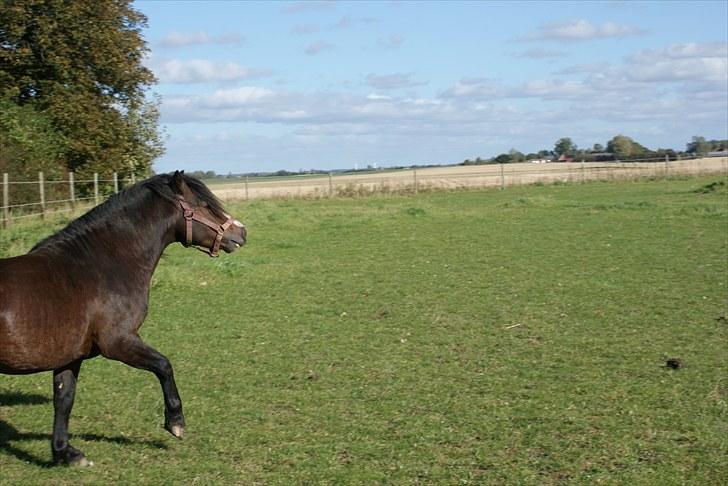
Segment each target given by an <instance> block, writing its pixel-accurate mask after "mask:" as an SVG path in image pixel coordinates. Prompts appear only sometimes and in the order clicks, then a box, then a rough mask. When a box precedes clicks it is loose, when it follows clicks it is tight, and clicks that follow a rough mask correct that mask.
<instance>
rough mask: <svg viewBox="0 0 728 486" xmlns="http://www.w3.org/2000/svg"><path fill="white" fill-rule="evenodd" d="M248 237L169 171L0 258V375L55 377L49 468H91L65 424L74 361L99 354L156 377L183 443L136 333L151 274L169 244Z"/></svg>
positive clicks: (172, 398)
mask: <svg viewBox="0 0 728 486" xmlns="http://www.w3.org/2000/svg"><path fill="white" fill-rule="evenodd" d="M246 237H247V234H246V230H245V226H244V225H243V224H242V223H240V222H239V221H237V220H235V219H233V218H232V217H230V216H229V215H228V214H227V213H226V212H225V211H224V209H223V208H222V205H221V204H220V202H219V201H218V199H217V198H215V196H214V195H213V194H212V193H211V192H210V190H209V189H208V188H207V187H206V186H205V185H204V184H203V183H202V182H200V181H198V180H197V179H195V178H192V177H189V176H186V175H184V173H182V172H175V173H174V174H173V175H172V174H163V175H158V176H154V177H152V178H150V179H147V180H145V181H142V182H140V183H138V184H136V185H134V186H132V187H130V188H128V189H126V190H124V191H122V192H121V193H119V194H117V195H115V196H112V197H111V198H110V199H109V200H108V201H106V202H105V203H104V204H102V205H100V206H97V207H95V208H94V209H92V210H90V211H89V212H88V213H86V214H85V215H83V216H81V217H80V218H78V219H76V220H75V221H72V222H71V223H70V224H69V225H68V226H67V227H66V228H64V229H62V230H61V231H59V232H58V233H56V234H54V235H52V236H50V237H48V238H46V239H44V240H43V241H41V242H40V243H38V244H37V245H35V246H34V247H33V249H31V250H30V252H29V253H28V254H26V255H22V256H17V257H13V258H7V259H0V373H5V374H27V373H37V372H41V371H53V405H54V409H55V416H54V421H53V439H52V441H51V449H52V452H53V460H54V462H55V463H57V464H70V465H90V464H91V463H90V462H89V461H88V460H87V459H86V457H85V456H84V455H83V453H82V452H81V451H79V450H78V449H75V448H74V447H71V445H70V444H69V443H68V419H69V416H70V414H71V408H72V407H73V400H74V395H75V390H76V380H77V379H78V373H79V370H80V368H81V363H82V362H83V361H84V360H85V359H89V358H93V357H95V356H98V355H99V354H100V355H102V356H104V357H106V358H109V359H113V360H118V361H121V362H123V363H126V364H128V365H130V366H133V367H135V368H140V369H143V370H148V371H151V372H152V373H154V374H155V375H156V376H157V378H158V379H159V382H160V384H161V385H162V392H163V394H164V418H165V420H164V426H165V428H166V429H167V430H168V431H169V432H170V433H171V434H172V435H174V436H175V437H178V438H182V434H183V431H184V425H185V420H184V416H183V415H182V402H181V401H180V397H179V393H178V392H177V386H176V385H175V382H174V375H173V373H172V365H171V364H170V362H169V360H168V359H167V358H165V357H164V356H163V355H162V354H160V353H159V352H157V351H156V350H154V349H153V348H152V347H150V346H148V345H147V344H145V343H144V342H143V341H142V340H141V338H140V337H139V334H138V330H139V327H140V326H141V325H142V322H143V321H144V318H145V317H146V314H147V305H148V302H149V289H150V282H151V278H152V273H153V272H154V269H155V268H156V266H157V263H158V262H159V259H160V257H161V256H162V252H163V251H164V249H165V248H166V247H167V246H168V245H169V244H171V243H174V242H180V243H182V244H184V245H185V246H195V247H197V248H198V249H204V250H203V251H206V252H207V253H209V254H210V255H211V256H217V254H218V252H219V250H220V249H222V250H224V251H225V252H227V253H230V252H233V251H235V250H237V249H238V248H240V247H241V246H242V245H243V244H245V240H246Z"/></svg>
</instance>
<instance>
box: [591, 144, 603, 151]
mask: <svg viewBox="0 0 728 486" xmlns="http://www.w3.org/2000/svg"><path fill="white" fill-rule="evenodd" d="M592 152H596V153H600V152H604V146H603V145H602V144H601V143H595V144H594V146H593V147H592Z"/></svg>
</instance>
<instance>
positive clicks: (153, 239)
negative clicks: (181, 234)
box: [104, 208, 175, 279]
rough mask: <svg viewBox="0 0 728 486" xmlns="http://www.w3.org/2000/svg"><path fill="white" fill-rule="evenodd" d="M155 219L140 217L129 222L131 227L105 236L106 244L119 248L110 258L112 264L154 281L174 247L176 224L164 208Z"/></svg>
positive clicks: (122, 228)
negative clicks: (165, 255) (168, 250)
mask: <svg viewBox="0 0 728 486" xmlns="http://www.w3.org/2000/svg"><path fill="white" fill-rule="evenodd" d="M153 213H154V214H153V217H147V216H148V214H144V213H139V214H136V215H134V216H132V217H130V218H129V221H128V222H127V223H128V224H124V225H120V226H119V227H118V228H117V229H116V231H112V232H110V233H109V234H108V235H104V238H105V239H106V244H108V245H111V246H112V247H118V251H115V252H114V254H112V255H107V256H110V257H111V259H110V263H111V264H112V265H114V266H116V265H120V266H124V267H125V268H129V269H136V270H139V271H142V272H144V273H145V274H147V275H145V276H146V277H147V278H149V279H151V276H152V273H153V272H154V269H155V268H156V267H157V264H158V263H159V259H160V258H161V257H162V253H163V252H164V249H165V248H166V247H167V246H169V245H170V244H171V243H174V241H175V239H174V220H173V218H172V217H171V216H170V215H169V213H167V212H166V211H164V210H163V209H161V208H155V209H154V210H153Z"/></svg>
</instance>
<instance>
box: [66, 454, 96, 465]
mask: <svg viewBox="0 0 728 486" xmlns="http://www.w3.org/2000/svg"><path fill="white" fill-rule="evenodd" d="M68 465H69V466H71V467H91V466H93V465H94V463H93V461H89V460H88V459H86V457H84V456H81V457H78V458H76V459H74V460H73V461H71V462H69V463H68Z"/></svg>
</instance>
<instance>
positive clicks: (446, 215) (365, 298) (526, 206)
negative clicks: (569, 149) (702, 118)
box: [0, 176, 728, 485]
mask: <svg viewBox="0 0 728 486" xmlns="http://www.w3.org/2000/svg"><path fill="white" fill-rule="evenodd" d="M727 197H728V194H727V193H726V186H725V184H724V178H721V177H715V176H714V177H701V178H685V179H667V180H660V181H650V180H640V181H636V182H592V183H587V184H580V185H542V186H522V187H513V188H508V189H507V190H505V191H498V190H477V191H456V192H437V191H435V192H420V193H419V194H418V195H380V196H377V195H375V196H371V197H366V198H333V199H311V200H269V201H262V200H261V201H252V202H248V203H243V202H241V203H235V204H229V205H228V207H229V209H230V210H231V212H232V213H233V214H234V215H236V216H237V217H239V218H240V219H241V220H243V221H244V222H245V223H246V224H247V226H248V229H249V243H248V246H246V247H245V248H244V249H243V250H242V251H241V252H239V253H237V254H234V255H229V256H228V255H223V256H221V257H220V258H219V259H217V260H213V259H210V258H208V257H206V256H205V255H203V254H201V253H198V252H196V251H193V250H189V249H184V248H182V247H181V246H179V245H174V246H173V247H170V249H169V250H168V252H167V255H166V256H165V257H164V258H163V259H162V262H161V264H160V266H159V268H158V269H157V272H156V274H155V277H154V280H153V291H152V299H151V308H150V311H149V317H148V318H147V321H146V324H145V325H144V327H143V328H142V333H141V334H142V336H143V337H144V338H145V340H146V341H147V342H148V343H150V344H151V345H153V346H155V347H156V348H157V349H159V350H160V351H161V352H162V353H164V354H165V355H167V356H168V357H169V358H170V360H171V361H172V363H173V365H174V366H175V375H176V379H177V383H178V386H179V389H180V394H181V396H182V400H183V402H184V407H185V415H186V418H187V429H186V436H185V438H184V440H182V441H178V440H176V439H174V438H173V437H172V436H170V435H169V434H167V433H166V432H165V431H164V430H163V429H162V422H163V413H162V410H163V403H162V395H161V393H160V390H159V384H158V382H157V381H156V379H155V378H154V376H153V375H151V374H150V373H146V372H142V371H137V370H134V369H131V368H128V367H126V366H124V365H122V364H119V363H115V362H110V361H107V360H104V359H101V358H98V359H95V360H91V361H88V362H86V363H84V366H83V367H82V369H81V375H80V380H79V384H78V389H77V397H76V405H75V407H74V410H73V415H72V418H71V425H70V430H71V434H72V436H71V440H72V443H74V445H76V447H78V448H80V449H82V450H83V451H84V452H85V453H86V454H87V456H88V457H89V459H91V460H93V461H94V462H95V466H94V467H92V468H88V469H69V468H54V467H50V450H49V442H48V441H49V434H50V430H51V429H50V427H51V421H52V403H51V401H50V397H51V389H50V384H51V376H50V374H49V373H46V374H40V375H32V376H22V377H14V376H2V375H0V483H2V484H23V483H28V484H44V483H48V484H51V483H52V484H108V483H114V482H119V483H124V484H132V483H133V484H176V483H181V482H184V483H188V484H282V485H283V484H562V483H599V482H603V483H608V484H665V485H667V484H718V483H721V482H722V481H724V480H725V478H726V475H728V466H726V461H725V457H726V453H727V452H728V444H727V442H726V440H727V439H726V437H728V402H727V401H728V351H726V345H727V343H728V322H726V319H727V316H726V290H728V289H727V282H726V280H727V275H728V272H727V268H726V267H727V263H726V255H727V254H728V248H726V246H727V245H726V234H727V231H728V207H727V203H726V200H727V199H726V198H727ZM61 223H62V221H60V220H56V221H54V222H53V223H48V222H46V223H42V222H37V223H26V224H23V225H16V226H13V227H11V228H10V229H8V230H3V231H0V256H10V255H14V254H19V253H22V252H25V251H27V250H28V249H29V248H30V247H31V246H32V245H33V243H35V242H36V241H37V240H38V239H40V238H41V237H42V236H44V235H46V234H48V233H49V232H51V231H53V230H54V229H56V228H58V226H59V225H60V224H61ZM671 357H678V358H680V359H681V360H682V361H683V363H684V367H683V368H681V369H678V370H672V369H668V368H666V367H665V366H664V364H665V360H666V359H667V358H671Z"/></svg>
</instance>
